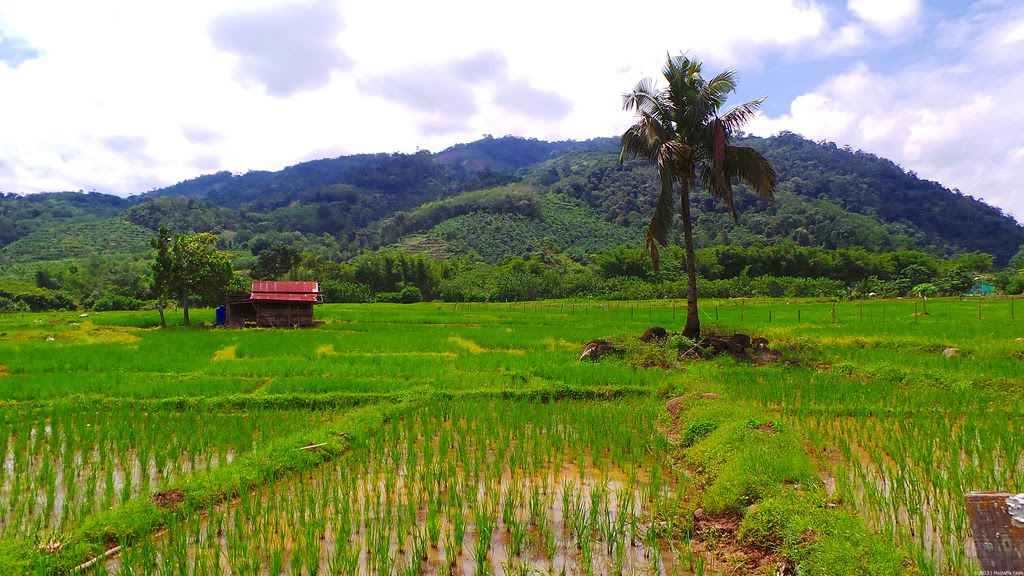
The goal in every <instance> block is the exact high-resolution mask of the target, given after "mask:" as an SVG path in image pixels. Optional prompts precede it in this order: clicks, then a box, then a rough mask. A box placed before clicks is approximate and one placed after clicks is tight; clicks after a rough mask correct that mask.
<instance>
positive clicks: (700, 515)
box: [693, 508, 706, 522]
mask: <svg viewBox="0 0 1024 576" xmlns="http://www.w3.org/2000/svg"><path fill="white" fill-rule="evenodd" d="M705 517H706V516H705V515H704V509H703V508H697V509H696V510H694V511H693V519H694V520H696V521H698V522H700V521H701V520H703V519H704V518H705Z"/></svg>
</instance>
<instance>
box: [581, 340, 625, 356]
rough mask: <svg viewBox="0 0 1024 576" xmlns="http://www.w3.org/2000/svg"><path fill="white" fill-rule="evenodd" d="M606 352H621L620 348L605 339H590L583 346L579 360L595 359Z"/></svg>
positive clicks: (605, 354) (606, 353)
mask: <svg viewBox="0 0 1024 576" xmlns="http://www.w3.org/2000/svg"><path fill="white" fill-rule="evenodd" d="M608 354H622V350H620V349H619V348H618V347H617V346H615V344H612V343H611V342H609V341H607V340H591V341H590V342H587V343H586V344H585V345H584V346H583V354H580V360H594V361H597V360H600V359H601V358H603V357H604V356H607V355H608Z"/></svg>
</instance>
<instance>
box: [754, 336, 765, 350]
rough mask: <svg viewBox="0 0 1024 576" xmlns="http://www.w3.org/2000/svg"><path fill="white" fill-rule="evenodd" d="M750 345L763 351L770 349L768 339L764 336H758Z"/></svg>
mask: <svg viewBox="0 0 1024 576" xmlns="http://www.w3.org/2000/svg"><path fill="white" fill-rule="evenodd" d="M750 345H751V346H752V347H753V348H756V349H758V350H763V349H765V348H767V347H768V339H767V338H765V337H763V336H758V337H757V338H754V339H752V340H751V341H750Z"/></svg>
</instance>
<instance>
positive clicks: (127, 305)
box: [92, 294, 146, 312]
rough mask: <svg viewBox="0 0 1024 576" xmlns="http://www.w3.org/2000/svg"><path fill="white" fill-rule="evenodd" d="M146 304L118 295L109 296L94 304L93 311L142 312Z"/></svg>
mask: <svg viewBox="0 0 1024 576" xmlns="http://www.w3.org/2000/svg"><path fill="white" fill-rule="evenodd" d="M145 306H146V302H144V301H142V300H139V299H138V298H132V297H131V296H120V295H118V294H107V295H105V296H101V297H100V298H99V299H97V300H96V302H94V303H93V305H92V309H93V310H94V311H95V312H109V311H111V310H142V308H143V307H145Z"/></svg>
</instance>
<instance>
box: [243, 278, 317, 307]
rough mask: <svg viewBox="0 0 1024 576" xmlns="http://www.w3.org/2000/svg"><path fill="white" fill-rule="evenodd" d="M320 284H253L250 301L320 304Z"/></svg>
mask: <svg viewBox="0 0 1024 576" xmlns="http://www.w3.org/2000/svg"><path fill="white" fill-rule="evenodd" d="M319 298H320V284H319V283H318V282H272V281H257V282H253V283H252V294H251V295H250V296H249V299H250V300H274V301H284V302H318V301H319Z"/></svg>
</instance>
